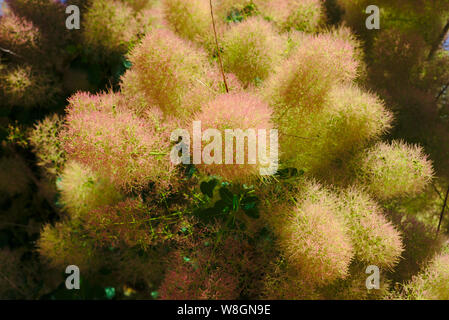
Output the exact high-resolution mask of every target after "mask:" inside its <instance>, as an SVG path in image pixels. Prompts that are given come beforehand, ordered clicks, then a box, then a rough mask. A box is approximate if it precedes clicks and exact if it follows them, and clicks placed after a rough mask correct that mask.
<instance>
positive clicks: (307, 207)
mask: <svg viewBox="0 0 449 320" xmlns="http://www.w3.org/2000/svg"><path fill="white" fill-rule="evenodd" d="M297 197H298V198H297V200H296V201H297V204H296V205H293V206H291V205H281V206H280V207H278V208H273V210H274V212H276V215H277V217H272V218H269V219H270V220H272V221H273V219H274V223H273V222H272V224H273V226H274V228H275V230H276V233H277V234H278V237H279V246H280V248H281V250H282V252H283V254H284V255H285V258H286V260H287V261H288V264H289V265H290V266H291V267H292V268H296V269H297V270H298V272H299V275H300V277H301V278H302V279H303V280H305V281H307V282H309V283H312V284H318V285H321V284H326V283H330V282H332V281H334V280H336V279H340V278H345V277H346V276H347V275H348V268H349V264H350V263H351V260H352V257H353V255H354V251H353V245H352V243H351V239H350V238H349V236H348V233H347V229H346V226H345V222H344V220H343V218H342V217H341V216H340V215H339V212H338V207H337V204H336V203H337V199H336V197H335V196H334V195H333V194H332V193H330V192H329V191H327V190H325V189H324V188H322V187H321V186H319V185H318V184H316V183H313V182H309V183H307V184H306V185H305V186H304V188H303V190H302V191H301V193H300V194H298V195H297Z"/></svg>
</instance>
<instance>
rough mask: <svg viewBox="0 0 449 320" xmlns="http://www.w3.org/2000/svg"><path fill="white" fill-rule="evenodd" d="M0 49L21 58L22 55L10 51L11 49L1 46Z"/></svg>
mask: <svg viewBox="0 0 449 320" xmlns="http://www.w3.org/2000/svg"><path fill="white" fill-rule="evenodd" d="M0 50H1V51H3V52H6V53H9V54H12V55H13V56H16V57H19V58H22V56H20V55H18V54H17V53H14V52H12V51H11V50H8V49H5V48H2V47H0Z"/></svg>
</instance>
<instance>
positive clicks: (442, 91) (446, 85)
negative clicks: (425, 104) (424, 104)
mask: <svg viewBox="0 0 449 320" xmlns="http://www.w3.org/2000/svg"><path fill="white" fill-rule="evenodd" d="M448 87H449V82H448V83H446V84H445V85H444V87H443V89H441V91H440V92H439V93H438V95H437V97H436V98H435V102H438V100H439V99H440V97H441V96H442V95H443V93H444V92H445V91H446V90H447V88H448Z"/></svg>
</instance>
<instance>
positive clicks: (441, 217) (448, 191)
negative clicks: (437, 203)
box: [437, 187, 449, 236]
mask: <svg viewBox="0 0 449 320" xmlns="http://www.w3.org/2000/svg"><path fill="white" fill-rule="evenodd" d="M448 196H449V187H448V188H447V191H446V196H445V197H444V203H443V207H442V208H441V213H440V221H438V228H437V236H438V233H439V232H440V227H441V222H442V221H443V216H444V209H446V203H447V198H448Z"/></svg>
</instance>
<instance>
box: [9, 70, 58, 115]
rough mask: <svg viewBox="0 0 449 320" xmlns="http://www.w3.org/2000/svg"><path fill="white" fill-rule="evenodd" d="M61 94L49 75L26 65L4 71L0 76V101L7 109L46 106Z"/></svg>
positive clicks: (54, 80) (53, 79)
mask: <svg viewBox="0 0 449 320" xmlns="http://www.w3.org/2000/svg"><path fill="white" fill-rule="evenodd" d="M60 94H61V88H60V86H59V85H58V83H56V79H55V78H54V77H53V75H51V74H46V73H45V72H42V71H41V70H36V69H33V68H32V67H30V66H28V65H22V66H17V67H15V68H12V69H9V70H8V69H6V70H5V71H2V74H0V99H1V101H2V104H3V103H5V104H6V106H7V107H25V108H27V107H31V106H35V105H39V106H42V107H44V106H46V104H48V103H53V102H54V101H55V99H56V98H57V97H58V96H59V95H60Z"/></svg>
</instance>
